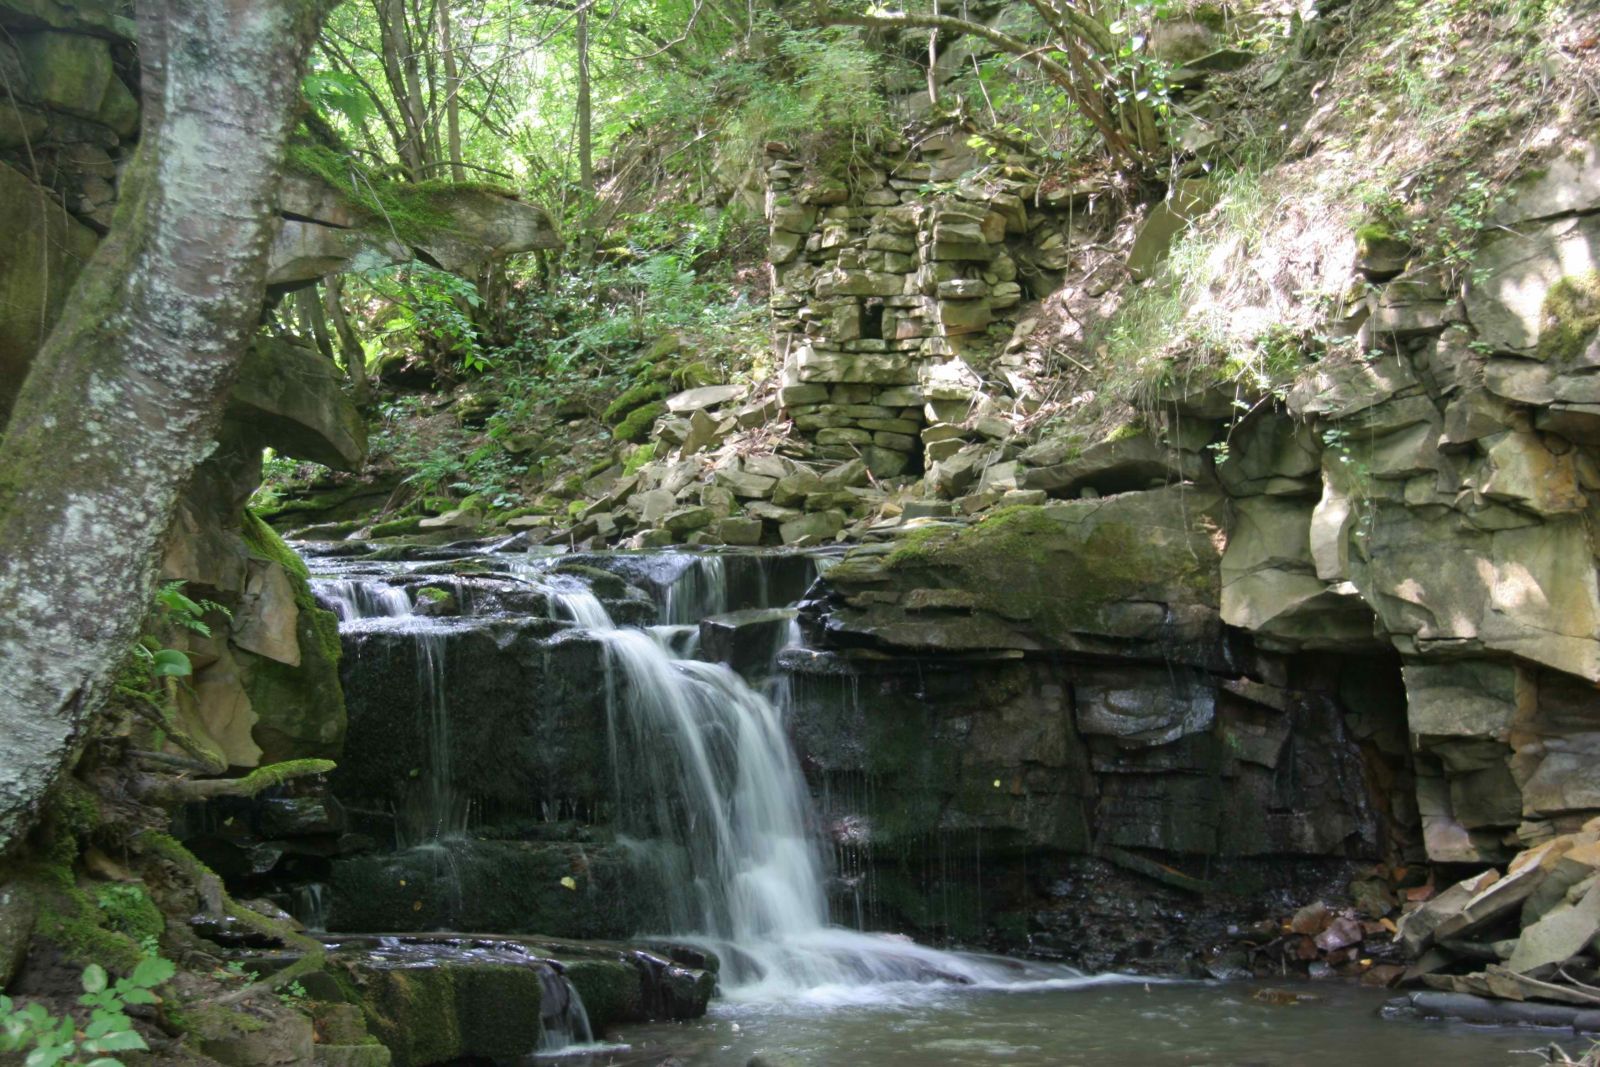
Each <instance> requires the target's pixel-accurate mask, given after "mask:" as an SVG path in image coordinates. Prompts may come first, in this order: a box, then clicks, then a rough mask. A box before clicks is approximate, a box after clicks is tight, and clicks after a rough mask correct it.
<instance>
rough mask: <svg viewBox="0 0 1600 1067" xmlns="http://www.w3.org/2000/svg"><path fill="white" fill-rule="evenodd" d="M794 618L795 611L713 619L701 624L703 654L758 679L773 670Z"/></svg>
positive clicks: (754, 610) (753, 611)
mask: <svg viewBox="0 0 1600 1067" xmlns="http://www.w3.org/2000/svg"><path fill="white" fill-rule="evenodd" d="M794 618H795V613H794V610H793V609H791V608H751V609H749V610H747V611H736V612H730V613H728V614H725V615H713V616H711V617H710V618H708V619H704V620H702V621H701V623H700V647H701V651H702V653H703V654H704V655H705V657H706V658H707V659H710V660H713V661H715V662H718V663H726V664H727V665H728V666H730V667H732V668H733V669H734V670H736V671H738V672H739V673H740V674H743V675H745V676H746V677H754V676H755V675H758V674H762V673H765V672H767V671H769V670H770V669H771V667H772V661H773V658H774V657H775V656H776V654H777V652H778V651H779V650H780V649H781V648H782V647H783V644H784V642H785V641H786V640H787V639H788V635H789V630H790V626H791V625H792V624H793V622H794Z"/></svg>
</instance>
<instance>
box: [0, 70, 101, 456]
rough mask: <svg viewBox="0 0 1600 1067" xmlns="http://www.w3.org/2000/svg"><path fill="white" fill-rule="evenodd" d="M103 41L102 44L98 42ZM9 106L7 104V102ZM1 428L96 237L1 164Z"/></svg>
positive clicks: (49, 199) (27, 180) (87, 257)
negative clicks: (3, 244) (5, 238)
mask: <svg viewBox="0 0 1600 1067" xmlns="http://www.w3.org/2000/svg"><path fill="white" fill-rule="evenodd" d="M102 43H103V42H102ZM8 106H9V105H8ZM0 231H3V232H5V233H6V234H9V235H10V236H9V238H8V245H7V248H6V254H5V256H4V257H0V308H4V309H5V314H4V315H0V427H3V426H4V425H5V421H6V418H7V416H8V415H9V414H10V412H11V403H12V401H13V400H14V399H15V397H16V394H17V392H18V391H19V390H20V389H21V388H22V381H23V379H24V378H26V377H27V373H28V366H29V364H30V363H32V362H33V354H34V352H36V351H37V350H38V348H39V344H40V342H42V341H43V340H44V338H45V335H46V334H48V333H49V332H50V328H51V327H52V326H54V325H55V321H56V316H57V315H58V314H60V312H61V304H62V301H64V300H65V299H66V296H67V292H68V290H70V289H71V288H72V283H73V281H74V280H75V279H76V278H77V276H78V271H79V269H80V268H81V267H82V266H83V264H84V263H85V262H87V261H88V259H89V257H90V256H91V255H93V254H94V250H95V246H96V245H97V244H98V243H99V238H98V237H96V236H95V232H94V231H93V230H91V229H89V227H87V226H85V225H83V224H82V223H80V222H78V221H77V220H76V219H74V218H73V217H72V216H71V215H69V214H68V213H67V212H66V211H64V210H62V209H61V207H60V206H59V204H58V202H57V200H56V199H55V198H53V197H52V196H51V194H49V193H47V192H46V191H45V190H43V189H41V188H40V187H39V186H37V185H35V184H34V183H33V182H32V181H31V180H29V179H28V178H27V177H26V176H24V175H23V173H22V172H21V171H19V170H17V169H15V168H14V167H11V166H9V165H8V164H5V163H0Z"/></svg>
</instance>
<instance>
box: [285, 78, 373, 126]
mask: <svg viewBox="0 0 1600 1067" xmlns="http://www.w3.org/2000/svg"><path fill="white" fill-rule="evenodd" d="M300 95H301V96H303V97H305V100H306V103H308V104H310V105H311V107H312V109H313V110H315V111H317V112H318V113H320V114H321V115H322V116H323V117H324V118H325V119H331V118H333V117H334V116H335V115H340V116H343V117H344V118H345V119H346V120H347V121H348V122H349V123H350V124H351V125H353V126H360V125H361V124H362V123H364V122H365V121H366V120H367V117H368V116H370V115H371V114H372V113H373V111H374V110H375V109H374V107H373V102H372V98H371V97H370V96H368V95H367V92H366V89H365V88H363V87H362V85H361V81H360V79H359V78H356V77H355V76H354V75H351V74H346V73H344V72H342V71H322V72H314V73H311V74H307V75H306V76H305V77H304V78H303V79H301V82H300Z"/></svg>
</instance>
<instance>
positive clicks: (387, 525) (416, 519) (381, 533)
mask: <svg viewBox="0 0 1600 1067" xmlns="http://www.w3.org/2000/svg"><path fill="white" fill-rule="evenodd" d="M420 529H422V516H421V515H413V516H411V517H410V518H406V519H390V520H389V521H387V522H380V523H375V524H374V525H373V527H372V531H371V533H372V536H373V537H403V536H404V535H406V534H413V533H416V532H417V531H418V530H420Z"/></svg>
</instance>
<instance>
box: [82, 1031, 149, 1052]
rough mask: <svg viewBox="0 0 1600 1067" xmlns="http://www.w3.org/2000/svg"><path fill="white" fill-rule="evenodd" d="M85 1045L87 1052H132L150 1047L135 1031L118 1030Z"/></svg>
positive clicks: (86, 1042)
mask: <svg viewBox="0 0 1600 1067" xmlns="http://www.w3.org/2000/svg"><path fill="white" fill-rule="evenodd" d="M83 1045H84V1050H85V1051H87V1052H132V1051H134V1050H135V1049H146V1048H149V1047H150V1046H149V1045H147V1044H145V1043H144V1038H143V1037H140V1036H139V1033H138V1031H135V1030H118V1031H116V1032H114V1033H109V1034H107V1035H106V1036H104V1037H99V1038H96V1039H94V1040H93V1041H85V1042H84V1043H83Z"/></svg>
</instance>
